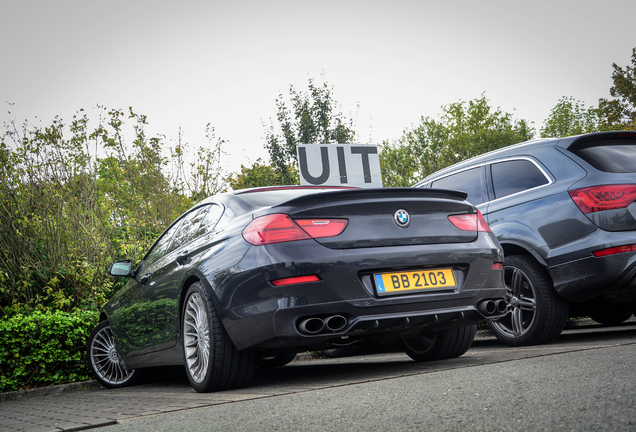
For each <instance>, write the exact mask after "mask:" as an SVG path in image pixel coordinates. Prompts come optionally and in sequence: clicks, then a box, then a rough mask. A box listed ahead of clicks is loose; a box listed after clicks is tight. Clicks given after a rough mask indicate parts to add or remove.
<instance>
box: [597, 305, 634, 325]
mask: <svg viewBox="0 0 636 432" xmlns="http://www.w3.org/2000/svg"><path fill="white" fill-rule="evenodd" d="M631 317H632V311H631V310H629V309H620V308H619V309H617V310H615V311H610V312H596V313H592V314H590V318H592V321H595V322H597V323H599V324H603V325H607V326H611V325H618V324H620V323H622V322H625V321H627V320H628V319H630V318H631Z"/></svg>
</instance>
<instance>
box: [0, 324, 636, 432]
mask: <svg viewBox="0 0 636 432" xmlns="http://www.w3.org/2000/svg"><path fill="white" fill-rule="evenodd" d="M620 345H631V346H636V321H634V319H633V318H632V320H631V321H629V322H627V323H624V324H622V325H620V326H615V327H602V326H598V325H586V326H583V327H577V328H571V329H567V330H565V331H564V333H563V334H562V336H561V337H560V338H559V339H558V340H557V341H556V342H555V343H552V344H548V345H539V346H531V347H522V348H510V347H507V346H504V345H501V344H500V343H499V342H498V341H497V340H496V339H495V338H494V337H493V336H491V335H489V334H488V333H486V332H480V333H479V335H478V337H477V339H476V340H475V343H474V344H473V346H472V347H471V349H470V350H469V351H468V352H467V353H466V354H464V355H463V356H462V357H460V358H456V359H451V360H444V361H437V362H425V363H417V362H414V361H412V360H411V359H410V358H409V357H408V356H406V355H405V354H403V353H398V352H390V353H381V354H372V355H361V356H355V357H344V358H336V359H311V360H309V359H303V360H297V361H294V362H292V363H291V364H289V365H288V366H285V367H283V368H279V369H273V370H259V371H257V374H256V377H255V379H254V382H253V383H252V384H251V385H250V386H249V387H247V388H243V389H239V390H231V391H225V392H217V393H197V392H196V391H194V390H193V389H192V387H191V386H190V384H189V382H188V380H187V378H186V376H185V373H184V372H183V370H182V368H176V369H175V368H165V369H158V370H156V371H155V372H156V373H155V376H154V378H151V379H148V380H146V382H145V383H143V384H141V385H137V386H134V387H128V388H122V389H115V390H109V389H102V388H95V386H94V385H93V384H90V385H88V386H87V389H85V390H74V391H72V392H68V389H69V388H67V387H64V386H59V387H56V388H55V390H56V392H55V393H53V394H49V395H44V396H33V397H24V395H22V396H23V397H19V398H16V399H15V400H7V399H8V398H7V396H6V395H4V397H3V401H2V403H0V430H3V431H62V430H63V431H73V430H84V429H90V428H97V427H101V426H107V425H114V424H118V423H122V422H126V421H128V420H131V419H139V418H144V417H147V416H153V415H161V414H164V413H173V412H178V411H183V410H191V409H195V408H204V407H212V406H218V405H223V404H229V403H237V402H243V401H248V400H257V399H264V398H271V397H275V396H283V395H290V394H296V393H304V392H311V391H316V390H322V389H328V388H335V387H342V386H348V385H352V384H363V383H371V382H379V381H383V380H391V379H395V378H400V377H407V376H414V375H421V374H428V373H434V372H440V371H448V370H453V369H463V368H471V367H475V366H480V365H491V364H496V363H502V362H511V361H516V360H523V359H529V358H535V357H544V356H551V355H558V354H563V353H573V352H577V351H580V352H581V355H585V351H589V350H596V349H601V348H604V347H614V346H620Z"/></svg>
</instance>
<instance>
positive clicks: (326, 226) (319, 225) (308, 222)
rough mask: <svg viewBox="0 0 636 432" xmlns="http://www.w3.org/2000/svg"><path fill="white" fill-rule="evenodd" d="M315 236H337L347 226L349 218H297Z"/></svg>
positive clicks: (308, 232)
mask: <svg viewBox="0 0 636 432" xmlns="http://www.w3.org/2000/svg"><path fill="white" fill-rule="evenodd" d="M295 222H296V223H297V224H298V225H300V227H301V228H302V229H303V230H305V232H306V233H307V234H309V235H310V236H312V237H313V238H322V237H335V236H337V235H339V234H340V233H342V232H343V231H344V229H345V228H346V227H347V224H348V223H349V221H348V220H347V219H296V221H295Z"/></svg>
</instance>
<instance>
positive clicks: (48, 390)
mask: <svg viewBox="0 0 636 432" xmlns="http://www.w3.org/2000/svg"><path fill="white" fill-rule="evenodd" d="M100 388H102V385H101V384H100V383H98V382H97V381H80V382H75V383H69V384H57V385H52V386H48V387H38V388H34V389H27V390H18V391H14V392H7V393H0V403H2V402H9V401H15V400H20V399H28V398H32V397H38V396H48V395H55V394H60V393H73V392H76V391H85V390H97V389H100Z"/></svg>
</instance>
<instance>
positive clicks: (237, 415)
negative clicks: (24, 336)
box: [0, 323, 636, 432]
mask: <svg viewBox="0 0 636 432" xmlns="http://www.w3.org/2000/svg"><path fill="white" fill-rule="evenodd" d="M24 416H30V420H31V422H30V423H29V424H28V425H26V426H25V424H24V422H23V423H20V424H19V423H18V421H17V420H16V419H18V420H19V418H23V417H24ZM54 417H55V418H56V419H57V421H56V422H52V421H50V420H49V423H46V418H54ZM11 421H13V422H14V423H10V422H11ZM54 423H57V424H54ZM108 423H111V424H113V423H116V424H113V425H111V426H107V424H108ZM91 427H93V428H98V429H97V430H99V431H100V432H107V431H183V430H191V431H199V430H206V431H254V430H265V431H269V430H272V431H276V430H284V431H287V430H308V431H309V430H311V431H328V430H333V431H354V430H355V431H363V430H364V431H374V430H380V431H391V430H395V431H410V430H433V431H446V430H453V431H454V430H457V431H460V430H461V431H464V430H475V431H477V430H479V431H482V430H483V431H489V430H520V431H530V430H532V431H535V430H536V431H555V430H559V431H565V430H575V431H591V430H620V431H636V326H635V325H634V324H633V323H632V324H629V325H623V326H621V327H613V328H603V327H589V328H585V329H576V330H567V331H565V332H564V334H563V335H562V336H561V337H560V338H559V339H558V340H557V342H556V343H553V344H549V345H543V346H537V347H524V348H509V347H505V346H503V345H501V344H499V343H498V342H497V341H496V340H494V338H482V339H480V340H477V341H476V343H475V344H474V345H473V347H472V348H471V350H470V351H469V352H468V353H466V354H465V355H464V356H462V357H460V358H458V359H452V360H446V361H440V362H431V363H416V362H413V361H411V360H410V359H409V358H408V357H406V356H405V355H404V354H401V353H387V354H379V355H365V356H359V357H351V358H342V359H326V360H310V361H304V362H294V363H292V364H290V365H288V366H286V367H284V368H280V369H276V370H270V371H259V372H258V373H257V376H256V377H255V381H254V383H253V384H252V385H251V386H250V387H248V388H245V389H240V390H233V391H229V392H221V393H212V394H204V395H202V394H197V393H196V392H194V391H193V390H192V389H191V388H190V387H189V384H188V382H187V380H186V379H185V376H184V374H183V373H182V372H181V371H180V370H171V371H164V374H163V375H162V376H161V377H160V379H159V380H157V381H156V382H154V383H153V382H149V383H147V384H144V385H140V386H136V387H131V388H126V389H118V390H105V389H103V390H96V391H85V392H75V393H72V394H60V395H57V396H43V397H40V398H33V399H27V400H23V401H12V402H5V403H2V404H0V430H40V431H41V430H57V431H59V430H73V429H75V430H78V429H77V428H91Z"/></svg>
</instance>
